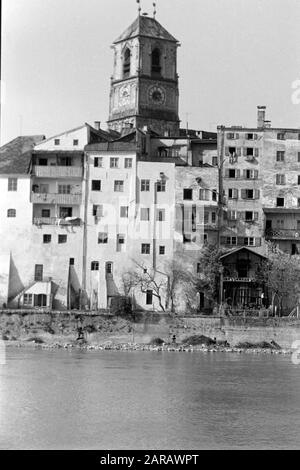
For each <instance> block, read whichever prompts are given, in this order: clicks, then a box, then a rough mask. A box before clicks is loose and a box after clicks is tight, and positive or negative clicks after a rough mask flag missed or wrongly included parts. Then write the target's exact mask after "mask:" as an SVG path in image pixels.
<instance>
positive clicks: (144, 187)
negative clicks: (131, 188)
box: [141, 180, 150, 192]
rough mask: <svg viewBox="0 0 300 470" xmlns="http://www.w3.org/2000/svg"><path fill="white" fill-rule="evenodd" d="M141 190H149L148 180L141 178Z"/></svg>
mask: <svg viewBox="0 0 300 470" xmlns="http://www.w3.org/2000/svg"><path fill="white" fill-rule="evenodd" d="M141 191H142V192H146V191H150V180H141Z"/></svg>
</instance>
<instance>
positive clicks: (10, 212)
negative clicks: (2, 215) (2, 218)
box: [7, 209, 17, 217]
mask: <svg viewBox="0 0 300 470" xmlns="http://www.w3.org/2000/svg"><path fill="white" fill-rule="evenodd" d="M16 215H17V212H16V209H8V211H7V217H16Z"/></svg>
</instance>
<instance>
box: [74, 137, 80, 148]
mask: <svg viewBox="0 0 300 470" xmlns="http://www.w3.org/2000/svg"><path fill="white" fill-rule="evenodd" d="M78 144H79V140H78V139H74V140H73V145H74V147H77V145H78Z"/></svg>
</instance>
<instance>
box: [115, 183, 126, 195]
mask: <svg viewBox="0 0 300 470" xmlns="http://www.w3.org/2000/svg"><path fill="white" fill-rule="evenodd" d="M123 191H124V181H119V180H116V181H115V192H116V193H122V192H123Z"/></svg>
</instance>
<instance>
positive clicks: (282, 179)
mask: <svg viewBox="0 0 300 470" xmlns="http://www.w3.org/2000/svg"><path fill="white" fill-rule="evenodd" d="M276 184H285V175H276Z"/></svg>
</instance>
